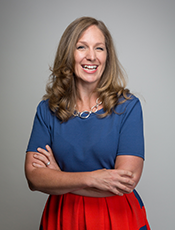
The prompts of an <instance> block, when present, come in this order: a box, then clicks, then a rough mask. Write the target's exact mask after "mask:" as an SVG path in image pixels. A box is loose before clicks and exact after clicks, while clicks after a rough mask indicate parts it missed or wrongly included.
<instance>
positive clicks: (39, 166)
mask: <svg viewBox="0 0 175 230" xmlns="http://www.w3.org/2000/svg"><path fill="white" fill-rule="evenodd" d="M32 165H33V166H34V167H35V168H46V165H45V164H41V163H36V162H33V163H32Z"/></svg>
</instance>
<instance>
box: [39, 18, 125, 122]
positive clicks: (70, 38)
mask: <svg viewBox="0 0 175 230" xmlns="http://www.w3.org/2000/svg"><path fill="white" fill-rule="evenodd" d="M92 25H96V26H97V27H98V28H99V29H100V30H101V31H102V33H103V35H104V37H105V43H106V44H105V45H106V49H107V59H106V67H105V70H104V72H103V74H102V76H101V79H100V81H99V83H98V86H97V88H96V92H97V93H98V95H99V97H100V100H101V101H102V102H103V109H104V111H105V113H104V114H102V115H101V117H105V116H107V115H108V114H110V113H111V112H112V111H113V109H114V107H115V106H116V105H117V104H119V98H120V97H121V96H123V97H124V100H127V99H128V98H129V97H128V94H129V90H128V89H125V87H126V80H125V79H126V75H125V71H124V69H123V67H122V66H121V64H120V62H119V60H118V58H117V55H116V52H115V47H114V44H113V40H112V37H111V35H110V32H109V31H108V29H107V27H106V26H105V24H104V23H103V22H102V21H99V20H96V19H95V18H92V17H81V18H78V19H76V20H75V21H73V22H72V23H71V24H70V25H69V26H68V27H67V28H66V30H65V31H64V33H63V35H62V37H61V40H60V42H59V45H58V49H57V52H56V56H55V61H54V65H53V68H50V70H51V72H52V74H51V75H50V81H49V82H48V84H47V86H46V94H45V95H44V97H43V99H44V100H45V99H49V107H50V109H51V110H52V111H53V112H54V113H55V114H56V116H57V117H58V118H59V119H60V120H61V121H62V122H65V121H67V120H68V119H69V118H70V117H71V116H72V114H73V112H74V105H75V103H76V99H77V97H78V92H77V88H76V77H75V73H74V66H75V61H74V52H75V48H76V44H77V42H78V39H79V38H80V36H81V34H82V33H83V32H84V31H85V30H86V29H87V28H88V27H90V26H92ZM120 103H121V102H120Z"/></svg>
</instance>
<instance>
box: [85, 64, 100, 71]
mask: <svg viewBox="0 0 175 230" xmlns="http://www.w3.org/2000/svg"><path fill="white" fill-rule="evenodd" d="M83 68H84V69H89V70H94V69H97V66H96V65H83Z"/></svg>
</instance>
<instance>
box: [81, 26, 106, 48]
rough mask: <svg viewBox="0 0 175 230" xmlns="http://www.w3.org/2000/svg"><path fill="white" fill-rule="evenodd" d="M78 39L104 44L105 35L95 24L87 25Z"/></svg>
mask: <svg viewBox="0 0 175 230" xmlns="http://www.w3.org/2000/svg"><path fill="white" fill-rule="evenodd" d="M79 41H85V42H86V41H91V42H93V41H94V42H100V43H104V44H105V37H104V35H103V33H102V31H101V30H100V29H99V28H98V27H97V26H96V25H92V26H89V27H88V28H87V29H86V30H85V31H84V32H83V33H82V34H81V35H80V37H79V39H78V42H79Z"/></svg>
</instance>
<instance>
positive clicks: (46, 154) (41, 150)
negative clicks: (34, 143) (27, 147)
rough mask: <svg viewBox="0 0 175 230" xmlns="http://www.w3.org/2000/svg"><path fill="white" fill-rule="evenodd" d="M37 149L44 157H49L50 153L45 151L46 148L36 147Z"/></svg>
mask: <svg viewBox="0 0 175 230" xmlns="http://www.w3.org/2000/svg"><path fill="white" fill-rule="evenodd" d="M37 151H38V152H39V153H42V154H43V155H45V156H46V157H49V155H50V153H48V152H47V150H45V149H42V148H40V147H39V148H37Z"/></svg>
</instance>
